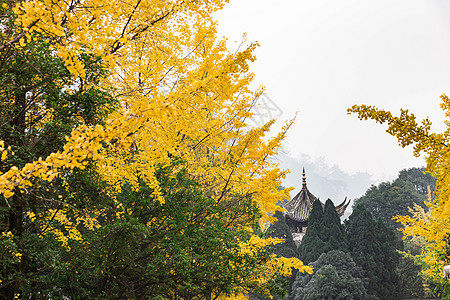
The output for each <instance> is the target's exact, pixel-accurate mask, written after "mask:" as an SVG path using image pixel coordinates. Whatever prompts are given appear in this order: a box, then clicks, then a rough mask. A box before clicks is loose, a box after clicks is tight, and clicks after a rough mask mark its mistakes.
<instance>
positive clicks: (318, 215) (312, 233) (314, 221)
mask: <svg viewBox="0 0 450 300" xmlns="http://www.w3.org/2000/svg"><path fill="white" fill-rule="evenodd" d="M322 220H323V209H322V204H321V203H320V201H319V200H316V201H314V203H313V207H312V210H311V212H310V214H309V218H308V228H307V230H306V233H305V236H304V237H303V239H302V243H301V244H300V246H299V253H300V259H301V260H302V261H303V263H305V264H307V263H310V262H312V261H315V260H316V259H317V258H319V256H320V254H322V253H323V251H322V250H323V249H324V248H325V243H324V241H323V240H322V239H321V236H322V232H321V230H322Z"/></svg>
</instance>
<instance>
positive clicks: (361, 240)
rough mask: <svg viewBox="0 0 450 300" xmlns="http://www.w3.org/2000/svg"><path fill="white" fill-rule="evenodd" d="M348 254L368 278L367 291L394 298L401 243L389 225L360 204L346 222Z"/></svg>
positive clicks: (396, 294) (395, 295)
mask: <svg viewBox="0 0 450 300" xmlns="http://www.w3.org/2000/svg"><path fill="white" fill-rule="evenodd" d="M345 227H346V232H347V238H348V245H349V250H350V254H351V256H352V258H353V260H354V261H355V263H356V264H357V265H359V266H361V267H362V268H363V270H364V271H365V272H366V276H367V277H368V278H369V285H368V293H369V294H371V295H375V296H377V297H378V298H379V299H397V297H398V292H397V291H398V288H397V287H398V281H399V279H398V276H397V273H396V268H397V266H398V263H399V254H398V253H397V251H396V250H397V249H401V242H400V240H399V239H398V238H397V237H396V235H395V233H394V231H393V229H392V228H389V227H387V226H386V225H385V224H384V222H383V221H381V220H380V219H378V221H377V220H375V219H374V218H373V216H372V215H371V213H370V212H369V211H368V210H366V209H365V208H364V207H363V206H362V205H357V206H356V207H355V208H354V209H353V212H352V214H351V215H350V217H349V218H348V220H346V222H345Z"/></svg>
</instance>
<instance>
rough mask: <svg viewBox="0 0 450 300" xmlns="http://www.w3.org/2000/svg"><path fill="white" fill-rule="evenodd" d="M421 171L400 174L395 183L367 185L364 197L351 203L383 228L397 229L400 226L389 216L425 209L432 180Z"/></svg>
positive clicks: (432, 188)
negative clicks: (417, 207)
mask: <svg viewBox="0 0 450 300" xmlns="http://www.w3.org/2000/svg"><path fill="white" fill-rule="evenodd" d="M423 171H424V169H420V168H411V169H408V170H402V171H400V173H399V177H398V178H397V179H396V180H394V181H392V182H382V183H380V184H379V185H378V186H371V187H370V188H369V189H368V190H367V191H366V193H365V194H364V196H362V197H361V198H359V199H356V200H355V202H354V206H356V205H359V204H360V205H363V206H364V207H365V208H366V209H367V210H368V211H369V212H370V213H371V214H372V215H373V216H374V217H375V218H380V219H381V220H383V222H384V223H385V224H386V225H389V226H391V227H392V228H396V229H397V228H400V227H401V224H400V223H398V222H396V221H395V220H394V219H393V217H395V216H397V215H410V214H411V213H410V208H413V207H414V206H415V205H419V206H421V207H423V208H426V206H425V201H426V200H427V193H428V192H427V191H428V190H427V189H428V187H430V190H431V191H433V190H434V186H435V181H436V180H435V179H434V178H433V177H432V176H430V175H429V174H423Z"/></svg>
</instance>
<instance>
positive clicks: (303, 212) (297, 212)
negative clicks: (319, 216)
mask: <svg viewBox="0 0 450 300" xmlns="http://www.w3.org/2000/svg"><path fill="white" fill-rule="evenodd" d="M302 180H303V183H302V184H303V187H302V190H301V191H300V192H299V193H298V194H297V195H295V197H294V198H292V200H291V201H289V202H288V203H286V204H285V205H284V208H285V209H286V210H287V213H286V214H287V216H288V217H289V218H290V219H293V220H296V221H299V222H303V221H307V220H308V216H309V213H310V212H311V209H312V204H313V203H314V201H316V200H318V199H317V197H316V196H314V195H313V194H312V193H311V192H310V191H309V190H308V188H307V187H306V175H305V169H304V168H303V178H302ZM319 201H320V200H319ZM321 204H322V206H324V204H323V203H321ZM349 204H350V200H348V202H347V198H345V199H344V201H343V202H342V203H341V204H339V205H338V206H336V212H337V213H338V215H339V217H342V215H344V213H345V209H346V208H347V206H348V205H349Z"/></svg>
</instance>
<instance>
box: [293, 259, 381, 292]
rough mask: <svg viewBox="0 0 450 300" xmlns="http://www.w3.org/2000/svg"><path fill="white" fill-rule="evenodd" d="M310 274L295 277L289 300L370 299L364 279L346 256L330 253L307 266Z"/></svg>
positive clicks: (357, 267)
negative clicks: (312, 269)
mask: <svg viewBox="0 0 450 300" xmlns="http://www.w3.org/2000/svg"><path fill="white" fill-rule="evenodd" d="M311 265H312V266H313V267H314V270H315V272H314V274H311V275H303V274H298V275H297V278H296V280H295V283H294V286H293V291H292V295H291V299H293V300H320V299H333V300H335V299H343V300H344V299H345V300H351V299H354V300H357V299H360V300H368V299H374V297H371V296H370V295H368V294H367V278H365V276H364V272H363V270H362V269H361V267H359V266H357V265H356V264H355V262H354V261H353V259H352V258H351V256H350V254H349V253H345V252H342V251H338V250H332V251H330V252H328V253H324V254H322V255H321V256H320V257H319V259H318V260H316V261H315V262H313V263H311Z"/></svg>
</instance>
